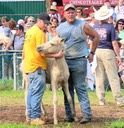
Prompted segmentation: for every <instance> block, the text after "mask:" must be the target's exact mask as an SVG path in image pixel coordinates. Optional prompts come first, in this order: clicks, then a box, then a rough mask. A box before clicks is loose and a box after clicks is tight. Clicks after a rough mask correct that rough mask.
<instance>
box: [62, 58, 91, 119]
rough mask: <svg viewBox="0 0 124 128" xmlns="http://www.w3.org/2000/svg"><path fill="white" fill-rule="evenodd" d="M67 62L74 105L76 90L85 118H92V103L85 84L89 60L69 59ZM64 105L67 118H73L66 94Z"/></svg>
mask: <svg viewBox="0 0 124 128" xmlns="http://www.w3.org/2000/svg"><path fill="white" fill-rule="evenodd" d="M66 62H67V64H68V67H69V72H70V77H69V80H68V82H69V91H70V94H71V97H72V101H73V105H74V89H75V91H76V93H77V96H78V100H79V103H80V106H81V111H82V113H83V117H84V118H91V117H92V113H91V108H90V102H89V98H88V94H87V91H86V84H85V78H86V73H87V59H86V58H77V59H68V60H67V59H66ZM64 104H65V111H66V116H67V117H68V118H70V117H71V116H72V115H71V109H70V105H69V103H68V101H67V98H66V95H65V93H64ZM74 107H75V105H74Z"/></svg>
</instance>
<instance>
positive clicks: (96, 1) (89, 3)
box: [63, 0, 117, 6]
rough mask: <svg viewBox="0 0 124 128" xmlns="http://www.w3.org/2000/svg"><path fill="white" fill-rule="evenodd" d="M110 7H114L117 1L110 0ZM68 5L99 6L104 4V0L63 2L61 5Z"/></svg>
mask: <svg viewBox="0 0 124 128" xmlns="http://www.w3.org/2000/svg"><path fill="white" fill-rule="evenodd" d="M110 2H111V5H116V4H117V0H110ZM68 3H72V4H74V5H76V6H80V5H82V6H93V5H96V6H101V5H103V3H104V0H63V4H64V5H65V4H68Z"/></svg>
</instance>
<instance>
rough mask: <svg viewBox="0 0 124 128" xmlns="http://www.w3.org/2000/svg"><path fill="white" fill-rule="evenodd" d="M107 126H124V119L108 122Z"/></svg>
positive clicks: (108, 127)
mask: <svg viewBox="0 0 124 128" xmlns="http://www.w3.org/2000/svg"><path fill="white" fill-rule="evenodd" d="M106 128H124V120H117V121H114V122H111V124H107V126H106Z"/></svg>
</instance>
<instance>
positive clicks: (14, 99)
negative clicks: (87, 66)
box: [0, 89, 124, 128]
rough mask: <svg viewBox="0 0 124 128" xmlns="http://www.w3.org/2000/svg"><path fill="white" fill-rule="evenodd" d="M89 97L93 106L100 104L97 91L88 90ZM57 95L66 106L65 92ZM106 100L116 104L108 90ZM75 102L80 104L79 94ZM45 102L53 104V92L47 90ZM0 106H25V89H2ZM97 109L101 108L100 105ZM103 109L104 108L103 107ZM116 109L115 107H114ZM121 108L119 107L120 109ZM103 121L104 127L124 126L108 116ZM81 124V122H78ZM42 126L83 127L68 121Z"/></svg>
mask: <svg viewBox="0 0 124 128" xmlns="http://www.w3.org/2000/svg"><path fill="white" fill-rule="evenodd" d="M88 95H89V99H90V102H91V106H93V107H96V108H97V107H98V106H96V105H97V104H98V99H97V97H96V93H95V92H88ZM122 95H124V91H123V92H122ZM57 96H58V99H59V100H58V105H59V106H63V107H64V103H63V93H62V91H61V90H58V91H57ZM106 100H107V102H108V103H110V105H111V104H115V103H116V102H115V100H114V98H113V96H112V92H106ZM75 102H76V104H77V105H78V106H79V102H78V99H77V96H76V95H75ZM43 103H44V105H47V106H53V92H52V91H49V90H46V91H45V93H44V96H43ZM0 106H25V100H24V91H23V90H18V91H14V90H10V89H9V90H0ZM97 109H101V108H100V107H98V108H97ZM102 109H103V108H102ZM112 109H114V108H112ZM119 109H121V108H118V110H119ZM101 120H102V122H105V126H104V128H124V121H123V120H119V119H116V120H115V121H112V122H111V121H110V120H109V119H108V118H104V119H101ZM78 124H79V123H78ZM0 128H38V127H34V126H28V125H25V124H8V123H3V124H0ZM40 128H82V127H78V126H77V127H75V125H73V124H71V123H66V122H59V124H58V125H47V126H43V127H40ZM83 128H103V127H99V124H98V126H97V124H95V125H94V124H92V125H91V124H90V126H89V125H88V124H87V125H85V127H83Z"/></svg>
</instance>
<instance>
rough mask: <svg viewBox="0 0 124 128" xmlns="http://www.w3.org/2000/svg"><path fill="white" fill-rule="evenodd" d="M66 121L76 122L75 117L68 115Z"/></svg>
mask: <svg viewBox="0 0 124 128" xmlns="http://www.w3.org/2000/svg"><path fill="white" fill-rule="evenodd" d="M66 121H67V122H74V118H73V117H66Z"/></svg>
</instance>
